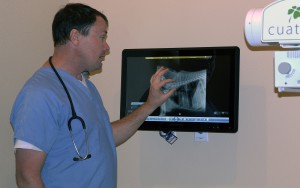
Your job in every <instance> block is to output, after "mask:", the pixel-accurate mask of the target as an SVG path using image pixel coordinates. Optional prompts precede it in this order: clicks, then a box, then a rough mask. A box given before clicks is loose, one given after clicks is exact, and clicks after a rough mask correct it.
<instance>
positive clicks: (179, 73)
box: [120, 46, 240, 133]
mask: <svg viewBox="0 0 300 188" xmlns="http://www.w3.org/2000/svg"><path fill="white" fill-rule="evenodd" d="M239 60H240V50H239V48H238V47H236V46H226V47H194V48H151V49H149V48H148V49H124V50H123V53H122V76H121V78H122V80H121V108H120V115H121V118H122V117H124V116H126V115H127V114H129V113H131V112H132V111H134V110H135V109H137V108H138V107H139V106H141V105H142V104H143V103H144V102H145V101H146V100H147V96H148V92H149V87H150V78H151V76H152V75H153V74H154V73H155V72H156V70H157V69H158V68H159V67H161V66H163V67H167V68H168V69H169V71H168V72H167V73H166V74H165V75H164V76H163V77H162V79H168V78H171V79H173V80H174V82H172V83H168V84H166V85H165V86H164V87H162V88H161V89H162V91H163V92H167V91H168V90H170V89H171V88H174V87H176V91H175V93H174V94H173V95H172V96H171V97H170V98H169V99H168V100H167V101H166V102H165V103H163V104H162V105H161V106H160V107H159V108H157V109H156V110H155V111H154V112H153V113H152V114H151V115H150V116H149V117H147V119H146V120H145V122H144V123H143V124H142V125H141V127H140V128H139V130H158V131H184V132H224V133H226V132H227V133H235V132H237V130H238V102H239Z"/></svg>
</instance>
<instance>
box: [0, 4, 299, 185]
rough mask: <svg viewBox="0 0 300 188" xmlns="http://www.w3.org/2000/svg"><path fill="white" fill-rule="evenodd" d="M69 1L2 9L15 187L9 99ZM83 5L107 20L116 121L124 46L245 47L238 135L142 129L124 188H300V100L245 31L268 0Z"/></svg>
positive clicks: (107, 68)
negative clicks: (281, 92)
mask: <svg viewBox="0 0 300 188" xmlns="http://www.w3.org/2000/svg"><path fill="white" fill-rule="evenodd" d="M65 2H66V1H62V0H61V1H58V0H57V1H51V2H50V1H49V2H39V1H38V0H35V1H34V0H28V1H26V2H25V1H24V2H22V1H18V2H16V1H14V0H13V1H8V2H4V3H3V2H2V6H1V7H0V10H1V11H0V15H1V17H0V23H1V27H0V33H1V37H0V49H1V50H0V54H1V55H0V59H1V61H0V63H1V65H2V68H1V70H0V71H1V74H0V76H1V81H0V83H1V88H2V90H1V92H0V93H1V98H0V99H1V109H0V110H1V113H0V115H1V122H2V124H3V125H2V126H1V130H0V134H1V136H0V146H1V148H0V149H1V150H0V151H1V154H0V159H1V160H0V187H14V182H13V181H14V177H13V173H14V169H13V168H14V165H13V164H14V157H13V151H12V149H11V145H12V130H11V128H10V127H9V121H8V118H9V112H10V108H11V105H12V103H13V100H14V97H15V96H16V93H17V91H18V90H19V89H20V87H21V86H22V84H23V83H24V81H25V80H26V79H27V78H28V77H29V76H30V75H31V73H32V72H33V71H34V70H35V69H36V68H37V67H39V66H40V65H41V64H42V62H44V60H46V58H47V57H48V56H49V55H50V54H51V53H52V43H51V34H50V23H51V21H52V18H53V14H54V12H56V10H57V8H58V7H59V5H60V4H62V3H65ZM71 2H75V1H71ZM76 2H79V1H76ZM81 2H85V3H87V4H89V5H92V6H94V7H95V8H97V9H99V10H103V12H104V13H105V14H106V15H107V16H108V18H109V20H110V30H109V38H108V42H109V44H110V46H111V54H110V55H109V56H108V57H107V58H106V61H105V62H104V66H103V72H102V73H101V74H99V75H96V76H93V77H92V81H94V83H95V84H96V86H97V87H98V89H99V91H100V92H101V94H102V97H103V99H104V101H105V105H106V107H107V110H108V112H109V114H110V116H111V119H112V120H115V119H117V118H118V117H119V98H120V74H121V51H122V49H124V48H145V47H197V46H224V45H237V46H239V47H240V49H241V65H240V111H239V115H240V119H239V132H238V133H237V134H212V133H210V134H209V142H208V143H197V142H194V138H193V136H194V135H193V133H177V135H178V137H179V140H178V141H177V142H175V144H174V145H172V146H170V145H169V144H168V143H166V142H165V141H163V140H162V139H161V138H160V137H159V135H158V133H157V132H138V133H137V134H136V135H135V136H133V138H132V139H131V140H129V141H128V142H127V143H125V144H124V145H123V146H120V147H119V148H118V159H119V160H118V162H119V169H118V170H119V171H118V172H119V173H118V184H119V187H122V188H133V187H136V188H140V187H143V188H171V187H172V188H182V187H184V188H199V187H203V188H204V187H205V188H229V187H230V188H282V187H288V188H298V187H300V178H298V176H299V171H300V163H299V162H298V161H299V158H300V151H299V149H298V148H299V147H298V145H299V143H300V138H299V136H298V132H299V131H300V127H299V125H298V123H299V120H300V116H299V115H298V112H297V110H298V102H300V101H299V100H300V98H299V96H293V95H290V96H286V97H279V96H278V94H277V93H275V90H274V83H273V82H274V80H273V63H272V62H273V52H272V51H257V50H255V49H249V47H247V45H246V43H245V40H244V35H243V26H244V19H245V16H246V13H247V11H248V10H249V9H250V8H262V7H265V6H266V5H268V4H270V3H271V2H272V1H271V0H252V1H236V0H227V1H223V0H212V1H199V0H186V1H182V0H181V1H179V0H152V1H141V0H128V1H117V0H115V1H111V0H101V1H97V0H85V1H83V0H82V1H81ZM33 7H34V8H33ZM10 15H11V16H10ZM16 15H17V16H16ZM13 79H14V80H13ZM7 81H9V82H7Z"/></svg>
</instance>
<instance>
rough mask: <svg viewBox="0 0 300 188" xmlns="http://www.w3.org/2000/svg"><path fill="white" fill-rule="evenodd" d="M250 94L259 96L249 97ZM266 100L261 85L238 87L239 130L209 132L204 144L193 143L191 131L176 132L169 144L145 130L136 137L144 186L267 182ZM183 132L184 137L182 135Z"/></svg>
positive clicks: (253, 183)
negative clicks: (171, 143)
mask: <svg viewBox="0 0 300 188" xmlns="http://www.w3.org/2000/svg"><path fill="white" fill-rule="evenodd" d="M251 98H253V99H258V100H254V101H253V102H251V103H249V102H247V101H249V100H251ZM265 101H266V97H265V93H264V91H263V88H258V87H252V86H241V88H240V113H239V114H240V118H239V131H238V132H237V133H236V134H230V133H229V134H226V133H209V134H208V135H209V142H207V143H197V142H194V137H193V136H194V133H177V136H178V137H179V139H178V140H177V141H176V142H175V143H174V144H173V145H169V144H168V143H167V142H165V141H164V140H163V139H162V138H160V137H159V136H157V139H153V133H152V134H151V133H147V132H143V133H142V135H141V142H140V147H141V148H140V151H141V153H140V157H141V158H140V163H141V164H140V168H141V169H140V172H141V173H140V176H141V177H140V179H141V184H142V185H143V187H156V186H167V187H173V188H177V187H178V188H179V187H186V188H188V187H199V186H200V187H206V186H207V187H214V186H217V185H224V186H230V185H239V184H241V187H242V186H245V185H249V186H250V187H260V186H261V185H265V184H266V182H265V180H266V172H267V167H266V159H267V156H266V139H267V138H266V128H265V125H266V120H265V115H266V104H265ZM154 134H155V135H156V133H154ZM181 134H187V135H188V136H184V138H183V139H182V140H181V138H180V137H181V136H180V135H181ZM157 135H158V132H157ZM186 138H190V139H186ZM257 144H259V147H257ZM245 182H246V184H245Z"/></svg>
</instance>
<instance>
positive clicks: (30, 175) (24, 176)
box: [15, 148, 46, 188]
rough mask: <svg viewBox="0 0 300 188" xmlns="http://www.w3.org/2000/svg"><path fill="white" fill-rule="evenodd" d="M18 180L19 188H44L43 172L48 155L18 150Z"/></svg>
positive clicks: (28, 150)
mask: <svg viewBox="0 0 300 188" xmlns="http://www.w3.org/2000/svg"><path fill="white" fill-rule="evenodd" d="M15 156H16V180H17V185H18V187H19V188H29V187H30V188H44V184H43V182H42V179H41V170H42V167H43V165H44V161H45V158H46V154H45V153H44V152H42V151H35V150H31V149H21V148H18V149H16V154H15Z"/></svg>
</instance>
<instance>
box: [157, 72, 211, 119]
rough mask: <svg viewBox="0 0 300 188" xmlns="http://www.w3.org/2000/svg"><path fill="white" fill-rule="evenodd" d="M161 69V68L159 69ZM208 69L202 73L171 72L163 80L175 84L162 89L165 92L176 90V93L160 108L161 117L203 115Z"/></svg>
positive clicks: (169, 84)
mask: <svg viewBox="0 0 300 188" xmlns="http://www.w3.org/2000/svg"><path fill="white" fill-rule="evenodd" d="M158 68H159V67H158ZM206 75H207V74H206V69H204V70H200V71H194V72H190V71H184V70H179V71H175V70H172V69H169V71H168V72H167V73H166V74H165V75H164V76H162V79H173V80H174V82H171V83H168V84H166V85H165V86H164V87H162V90H163V92H165V93H166V92H168V91H169V90H170V89H172V88H176V91H175V93H174V94H173V95H172V96H171V97H170V98H169V99H168V100H167V101H166V102H165V103H163V104H162V105H161V106H160V114H159V115H160V116H186V115H192V114H194V115H195V116H197V114H198V115H199V114H201V113H204V112H205V109H206Z"/></svg>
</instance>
